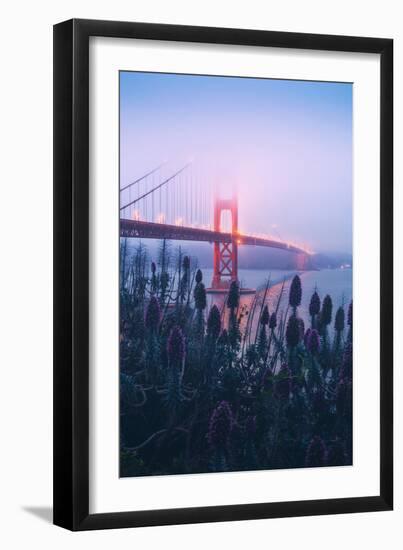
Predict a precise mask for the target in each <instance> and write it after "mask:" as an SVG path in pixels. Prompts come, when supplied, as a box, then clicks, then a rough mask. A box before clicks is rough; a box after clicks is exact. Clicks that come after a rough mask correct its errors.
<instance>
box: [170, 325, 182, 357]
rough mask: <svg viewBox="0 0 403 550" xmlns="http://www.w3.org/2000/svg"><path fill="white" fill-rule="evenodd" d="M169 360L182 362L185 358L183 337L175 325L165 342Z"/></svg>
mask: <svg viewBox="0 0 403 550" xmlns="http://www.w3.org/2000/svg"><path fill="white" fill-rule="evenodd" d="M167 352H168V358H169V362H170V363H171V364H172V363H179V364H182V362H183V360H184V359H185V337H184V336H183V333H182V330H181V328H180V327H178V326H175V327H174V328H173V329H172V330H171V333H170V335H169V338H168V343H167Z"/></svg>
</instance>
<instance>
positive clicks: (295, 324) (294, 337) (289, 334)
mask: <svg viewBox="0 0 403 550" xmlns="http://www.w3.org/2000/svg"><path fill="white" fill-rule="evenodd" d="M300 336H301V331H300V323H299V319H298V317H296V316H295V315H291V317H289V318H288V323H287V328H286V331H285V338H286V340H287V346H288V347H289V348H295V346H297V345H298V343H299V339H300Z"/></svg>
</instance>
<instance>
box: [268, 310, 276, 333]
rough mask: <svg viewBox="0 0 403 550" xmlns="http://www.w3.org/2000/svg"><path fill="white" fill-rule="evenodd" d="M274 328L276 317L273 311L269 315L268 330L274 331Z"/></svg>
mask: <svg viewBox="0 0 403 550" xmlns="http://www.w3.org/2000/svg"><path fill="white" fill-rule="evenodd" d="M276 326H277V315H276V312H275V311H273V313H272V314H271V315H270V321H269V329H270V330H274V329H275V328H276Z"/></svg>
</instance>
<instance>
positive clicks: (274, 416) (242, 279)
mask: <svg viewBox="0 0 403 550" xmlns="http://www.w3.org/2000/svg"><path fill="white" fill-rule="evenodd" d="M352 104H353V85H352V83H349V82H345V83H344V82H323V81H305V80H281V79H269V78H249V77H237V76H231V77H229V76H220V75H199V74H172V73H155V72H136V71H120V72H119V163H120V167H119V185H120V204H119V218H120V222H119V231H120V233H119V239H120V258H119V262H120V264H119V266H116V269H119V294H120V299H119V324H120V326H119V344H120V349H119V354H120V358H119V365H120V367H119V368H120V373H119V375H120V457H119V465H120V477H136V476H162V475H169V474H206V473H214V472H240V471H253V470H273V469H292V468H317V467H344V466H351V465H352V464H353V445H352V425H353V403H352V387H353V359H352V358H353V269H354V258H353V234H352V225H353V219H352V199H353V177H352V156H353V109H352Z"/></svg>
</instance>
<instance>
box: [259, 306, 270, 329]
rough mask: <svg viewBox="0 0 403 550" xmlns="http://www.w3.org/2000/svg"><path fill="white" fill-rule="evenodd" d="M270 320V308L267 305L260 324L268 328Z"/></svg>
mask: <svg viewBox="0 0 403 550" xmlns="http://www.w3.org/2000/svg"><path fill="white" fill-rule="evenodd" d="M269 319H270V317H269V308H268V307H267V305H266V306H264V308H263V311H262V316H261V317H260V324H261V325H263V326H266V325H267V324H268V323H269Z"/></svg>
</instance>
